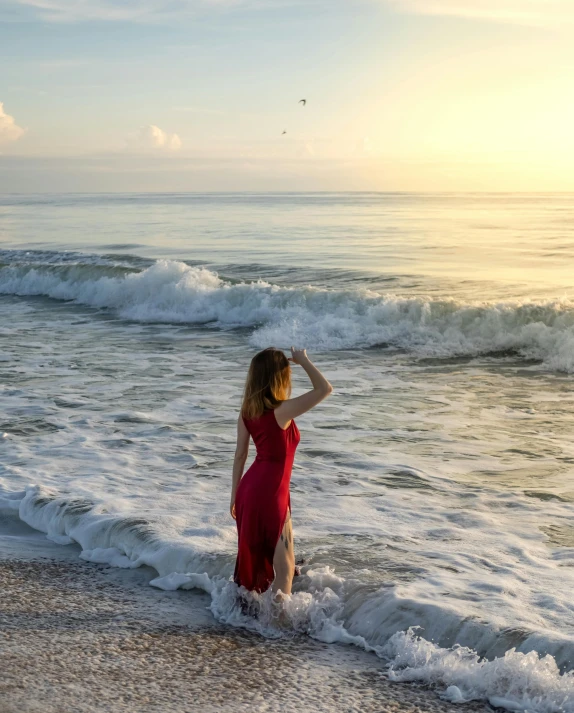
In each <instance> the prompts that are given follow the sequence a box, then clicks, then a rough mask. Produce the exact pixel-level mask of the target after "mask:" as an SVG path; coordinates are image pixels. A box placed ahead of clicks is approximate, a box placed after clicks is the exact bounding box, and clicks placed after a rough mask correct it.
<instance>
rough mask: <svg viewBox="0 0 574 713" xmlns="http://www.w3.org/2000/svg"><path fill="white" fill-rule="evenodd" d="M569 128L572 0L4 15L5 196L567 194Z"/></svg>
mask: <svg viewBox="0 0 574 713" xmlns="http://www.w3.org/2000/svg"><path fill="white" fill-rule="evenodd" d="M300 99H306V102H307V103H306V104H305V105H303V104H302V103H299V100H300ZM573 127H574V0H0V191H2V192H54V191H87V192H92V191H106V192H107V191H109V192H115V191H347V190H357V191H370V190H373V191H429V192H430V191H574V130H573ZM283 132H286V133H283Z"/></svg>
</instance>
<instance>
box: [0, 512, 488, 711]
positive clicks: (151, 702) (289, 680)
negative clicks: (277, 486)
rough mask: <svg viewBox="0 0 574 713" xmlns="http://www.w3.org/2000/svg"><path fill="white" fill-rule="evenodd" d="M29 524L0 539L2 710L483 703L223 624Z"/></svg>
mask: <svg viewBox="0 0 574 713" xmlns="http://www.w3.org/2000/svg"><path fill="white" fill-rule="evenodd" d="M21 529H22V532H21V533H20V534H21V535H22V536H21V537H18V538H14V537H13V536H10V537H8V536H4V537H0V602H1V603H0V629H1V632H0V636H1V639H2V645H1V654H0V666H1V669H2V672H3V673H2V680H1V681H0V698H1V702H2V703H1V707H0V709H1V711H2V713H37V712H38V713H39V712H40V711H42V713H75V712H76V711H78V712H80V711H81V712H82V713H89V712H91V711H94V712H95V711H114V713H119V712H121V711H136V710H137V711H141V712H147V711H149V712H150V713H151V712H152V711H153V712H155V711H158V712H159V711H161V712H162V713H171V712H173V713H184V712H185V713H187V712H189V711H202V712H205V711H238V710H245V711H291V710H293V711H295V710H312V711H325V712H327V711H349V712H350V711H357V712H358V711H361V713H370V712H371V711H373V712H374V711H397V712H398V711H401V712H402V711H405V712H406V711H409V712H413V713H414V712H415V711H421V712H422V711H425V712H427V711H428V712H432V713H450V712H451V711H452V712H453V713H454V711H456V712H457V713H467V712H470V711H485V710H486V708H485V707H484V706H483V705H481V704H476V705H452V704H449V703H446V702H444V701H441V700H440V699H439V697H438V696H437V695H436V694H435V693H434V692H432V691H428V690H425V689H423V688H420V687H418V686H415V685H402V684H394V683H390V682H389V681H388V680H387V679H386V678H385V676H384V674H383V671H384V668H383V663H382V662H381V661H380V660H379V659H377V658H376V657H375V656H374V655H370V654H366V653H364V652H361V651H358V650H355V649H353V648H351V647H344V646H337V645H326V644H321V643H319V642H315V641H313V640H311V639H308V638H306V637H295V638H290V639H285V640H267V639H264V638H262V637H260V636H258V635H256V634H252V633H248V632H243V631H240V630H235V629H231V628H229V627H222V626H220V625H219V624H217V622H215V620H214V619H213V618H212V616H211V614H210V612H209V611H208V610H207V608H206V607H207V606H208V604H209V598H208V597H207V595H204V594H201V593H197V592H194V591H187V592H181V591H176V592H161V591H158V590H155V589H153V588H152V587H149V586H148V581H149V579H150V578H151V577H152V576H153V574H154V573H153V571H152V570H151V569H146V568H141V569H137V570H131V571H124V570H117V569H112V568H108V567H104V566H101V565H94V564H90V563H86V562H82V561H81V560H78V559H77V556H78V549H77V548H76V547H74V546H71V547H66V548H62V547H56V546H54V545H52V544H51V543H49V542H47V541H46V540H45V539H44V538H43V536H42V535H40V534H39V533H33V532H32V531H31V530H28V529H27V528H25V527H24V526H23V525H22V528H21ZM16 549H17V550H18V552H19V556H18V557H16V556H15V550H16Z"/></svg>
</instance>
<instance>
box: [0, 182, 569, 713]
mask: <svg viewBox="0 0 574 713" xmlns="http://www.w3.org/2000/svg"><path fill="white" fill-rule="evenodd" d="M573 269H574V196H571V195H566V194H562V195H559V194H558V195H510V194H509V195H500V194H498V195H485V194H481V195H409V194H282V195H248V194H222V195H215V194H210V195H194V194H169V195H167V194H166V195H135V194H126V195H57V196H49V195H42V196H23V195H21V196H18V195H13V196H4V197H2V198H1V199H0V310H1V321H0V388H1V391H2V413H1V416H0V436H1V445H2V450H3V457H2V460H1V464H0V509H1V510H2V516H3V517H4V518H6V519H7V521H8V522H10V521H12V522H14V523H16V522H17V520H18V519H21V520H23V521H25V522H26V523H28V524H29V525H31V526H32V527H34V528H36V529H38V530H41V531H43V532H45V533H46V534H47V537H48V538H50V539H51V540H53V541H55V542H57V543H59V544H62V545H65V544H67V543H72V542H77V543H79V544H80V546H81V548H82V557H83V558H84V559H87V560H90V561H93V562H105V563H108V564H112V565H114V566H118V567H137V566H139V565H141V564H147V565H151V566H152V567H154V568H155V569H156V571H157V575H158V576H157V578H156V579H155V580H154V582H153V583H154V585H155V586H158V587H160V588H164V589H173V588H179V587H181V588H192V587H199V588H202V589H204V590H206V591H208V592H210V593H211V597H212V605H211V608H212V611H213V613H214V615H215V616H216V617H217V618H218V619H219V620H220V621H222V622H227V623H228V624H230V625H237V626H245V627H250V628H252V629H256V630H258V631H260V632H261V633H262V634H264V635H267V636H281V635H287V634H288V633H289V632H290V631H296V632H303V633H307V634H309V635H311V636H313V637H315V638H318V639H320V640H322V641H328V642H333V643H335V642H343V643H349V644H355V645H358V646H361V647H364V648H366V649H367V650H369V651H373V652H374V654H378V655H379V656H380V657H381V670H382V671H383V670H386V671H387V673H388V675H390V676H391V677H393V678H395V679H397V680H418V681H424V682H427V683H430V684H432V685H435V686H436V687H437V688H438V690H439V691H440V692H441V694H442V695H443V696H445V697H446V698H449V699H450V700H452V701H463V700H469V699H485V700H490V702H491V703H493V704H494V705H499V706H502V707H506V708H507V709H509V710H529V711H539V712H541V713H559V712H563V711H564V712H568V711H574V673H573V671H574V599H573V596H572V592H573V591H574V520H573V503H574V479H573V475H574V445H573V443H572V429H573V426H574V418H573V414H572V409H573V406H574V392H573V388H572V386H573V379H574V294H573V289H572V286H571V284H572V271H573ZM270 345H274V346H276V347H280V348H284V349H288V348H289V347H290V346H291V345H295V346H298V347H306V348H307V350H308V352H309V354H310V356H311V357H312V359H313V360H314V361H315V362H316V363H317V365H318V366H319V367H320V368H321V369H322V370H323V371H324V372H325V374H326V375H327V377H328V378H329V380H330V381H331V382H332V383H333V385H334V389H335V391H334V394H333V396H332V397H331V398H330V399H329V400H328V401H326V402H325V403H323V404H321V405H320V406H319V407H317V408H316V409H315V410H314V411H312V412H310V413H308V414H305V415H304V416H302V417H301V418H300V419H298V425H299V428H300V430H301V434H302V437H301V444H300V447H299V449H298V453H297V457H296V461H295V466H294V469H293V477H292V508H293V523H294V531H295V544H296V555H297V557H298V558H303V559H304V560H305V564H304V565H303V567H302V574H301V576H300V577H298V578H296V580H295V587H294V594H293V597H292V598H291V600H290V601H288V602H287V603H286V604H285V610H286V614H285V613H284V615H283V617H282V620H281V621H282V623H281V626H278V625H277V622H276V619H275V618H274V611H273V609H274V605H273V602H272V601H271V600H270V598H269V597H268V596H267V597H266V596H262V597H260V598H258V602H257V605H258V607H259V616H258V618H252V617H249V616H248V614H246V613H245V611H244V610H243V609H242V608H241V607H239V606H238V605H237V591H236V588H235V585H233V584H232V583H230V581H229V579H230V576H231V574H232V571H233V565H234V558H235V549H236V532H235V523H234V521H233V520H232V519H231V517H230V515H229V494H230V481H231V466H232V460H233V453H234V446H235V424H236V420H237V415H238V409H239V405H240V401H241V392H242V386H243V383H244V378H245V373H246V370H247V366H248V364H249V360H250V359H251V357H252V356H253V354H254V353H255V352H256V351H257V350H258V349H260V348H262V347H266V346H270ZM293 371H294V392H295V393H301V392H302V391H303V390H304V389H305V388H307V387H308V382H307V379H306V377H305V375H304V373H303V372H302V370H301V369H300V368H298V367H294V370H293ZM252 454H253V453H252ZM252 454H251V455H252ZM285 617H287V618H285ZM285 621H287V625H286V624H285Z"/></svg>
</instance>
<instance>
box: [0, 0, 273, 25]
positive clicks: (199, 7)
mask: <svg viewBox="0 0 574 713" xmlns="http://www.w3.org/2000/svg"><path fill="white" fill-rule="evenodd" d="M9 2H10V0H9ZM11 2H12V4H13V5H15V6H20V7H21V8H24V9H28V10H31V11H32V12H34V13H36V14H37V15H39V16H40V17H41V18H42V19H44V20H47V21H49V22H82V21H88V20H104V21H105V20H108V21H132V22H149V21H153V20H157V19H169V18H176V17H180V16H181V15H190V14H191V15H193V14H197V13H200V12H203V11H205V10H206V9H209V8H226V7H235V6H237V5H246V4H249V5H254V4H257V3H258V2H261V0H11ZM0 4H1V3H0Z"/></svg>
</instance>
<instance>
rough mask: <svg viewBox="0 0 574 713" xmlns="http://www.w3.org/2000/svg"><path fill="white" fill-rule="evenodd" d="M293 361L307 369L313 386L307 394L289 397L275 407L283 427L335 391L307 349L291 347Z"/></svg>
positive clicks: (276, 415) (279, 422) (278, 420)
mask: <svg viewBox="0 0 574 713" xmlns="http://www.w3.org/2000/svg"><path fill="white" fill-rule="evenodd" d="M291 361H292V362H294V363H295V364H299V365H300V366H302V367H303V369H305V371H306V372H307V376H308V377H309V379H310V380H311V384H312V385H313V388H312V389H311V391H307V393H306V394H302V395H301V396H297V397H296V398H294V399H287V401H284V402H283V403H282V404H281V405H280V406H278V407H277V408H276V409H275V418H276V419H277V423H278V424H279V425H280V426H281V428H286V427H287V425H288V424H289V422H290V421H291V420H292V419H294V418H297V416H300V415H301V414H302V413H305V412H306V411H310V410H311V409H312V408H313V407H314V406H316V405H317V404H318V403H320V402H321V401H323V399H326V398H327V396H329V394H330V393H332V391H333V387H332V386H331V384H330V383H329V382H328V381H327V379H326V378H325V377H324V376H323V374H321V372H320V371H319V369H317V367H316V366H315V365H314V364H313V363H312V362H311V360H310V359H309V357H308V356H307V352H306V350H305V349H294V348H293V347H291Z"/></svg>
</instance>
